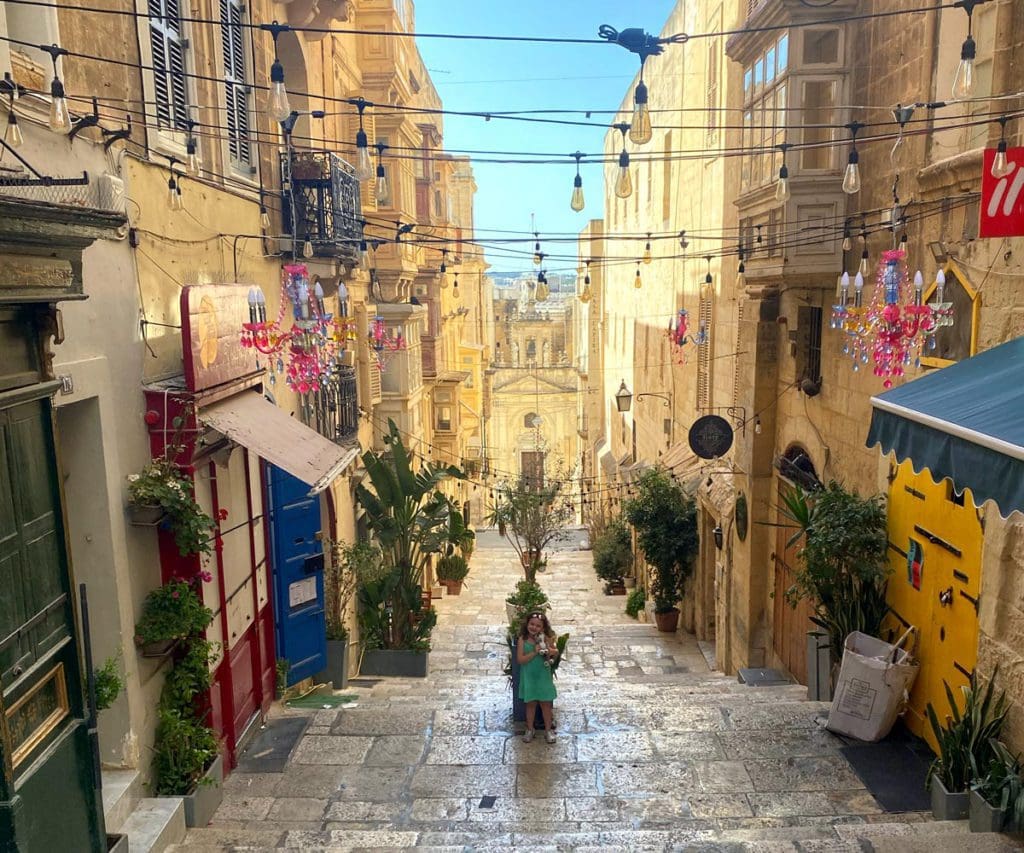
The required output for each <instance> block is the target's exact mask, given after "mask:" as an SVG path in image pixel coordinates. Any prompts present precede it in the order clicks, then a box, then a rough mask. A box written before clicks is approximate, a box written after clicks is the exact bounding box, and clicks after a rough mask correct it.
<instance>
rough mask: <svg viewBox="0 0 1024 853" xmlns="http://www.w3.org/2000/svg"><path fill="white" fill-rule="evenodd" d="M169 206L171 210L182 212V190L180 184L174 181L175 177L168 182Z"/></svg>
mask: <svg viewBox="0 0 1024 853" xmlns="http://www.w3.org/2000/svg"><path fill="white" fill-rule="evenodd" d="M167 206H168V207H169V208H170V209H171V210H181V207H182V205H181V190H180V189H179V188H178V182H177V181H176V180H174V177H173V176H172V177H171V178H169V179H168V181H167Z"/></svg>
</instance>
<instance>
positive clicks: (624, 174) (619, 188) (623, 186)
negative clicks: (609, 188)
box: [615, 151, 633, 198]
mask: <svg viewBox="0 0 1024 853" xmlns="http://www.w3.org/2000/svg"><path fill="white" fill-rule="evenodd" d="M615 195H617V196H618V197H619V198H629V197H630V196H631V195H633V178H632V177H631V176H630V174H629V154H628V153H627V152H625V151H623V152H622V153H621V154H619V177H618V178H617V179H616V181H615Z"/></svg>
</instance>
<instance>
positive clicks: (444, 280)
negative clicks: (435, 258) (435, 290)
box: [441, 275, 448, 290]
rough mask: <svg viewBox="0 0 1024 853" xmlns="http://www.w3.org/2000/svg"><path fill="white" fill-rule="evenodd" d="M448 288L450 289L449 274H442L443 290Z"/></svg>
mask: <svg viewBox="0 0 1024 853" xmlns="http://www.w3.org/2000/svg"><path fill="white" fill-rule="evenodd" d="M447 289H448V276H446V275H442V276H441V290H447Z"/></svg>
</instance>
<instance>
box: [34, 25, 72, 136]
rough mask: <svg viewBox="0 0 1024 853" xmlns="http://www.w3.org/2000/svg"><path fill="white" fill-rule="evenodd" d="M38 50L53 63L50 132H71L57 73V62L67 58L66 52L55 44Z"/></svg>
mask: <svg viewBox="0 0 1024 853" xmlns="http://www.w3.org/2000/svg"><path fill="white" fill-rule="evenodd" d="M39 49H40V50H42V51H44V52H45V53H48V54H49V55H50V61H51V62H52V63H53V80H52V81H50V118H49V125H50V130H52V131H53V132H54V133H68V132H69V131H70V130H71V112H70V111H69V110H68V101H67V97H66V96H65V94H64V84H63V83H62V82H61V79H60V75H59V74H58V73H57V60H58V59H59V58H60V57H61V56H67V55H68V52H67V51H66V50H65V49H64V48H62V47H57V45H55V44H51V45H42V44H41V45H39Z"/></svg>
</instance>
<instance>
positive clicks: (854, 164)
mask: <svg viewBox="0 0 1024 853" xmlns="http://www.w3.org/2000/svg"><path fill="white" fill-rule="evenodd" d="M863 127H864V125H863V124H861V123H860V122H859V121H851V122H850V123H849V124H848V125H846V128H847V130H849V131H850V156H849V158H848V159H847V161H846V172H845V173H844V174H843V192H844V193H846V194H847V195H853V194H854V193H858V192H860V167H859V165H858V164H859V163H860V154H858V153H857V134H858V133H859V132H860V130H861V128H863Z"/></svg>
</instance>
